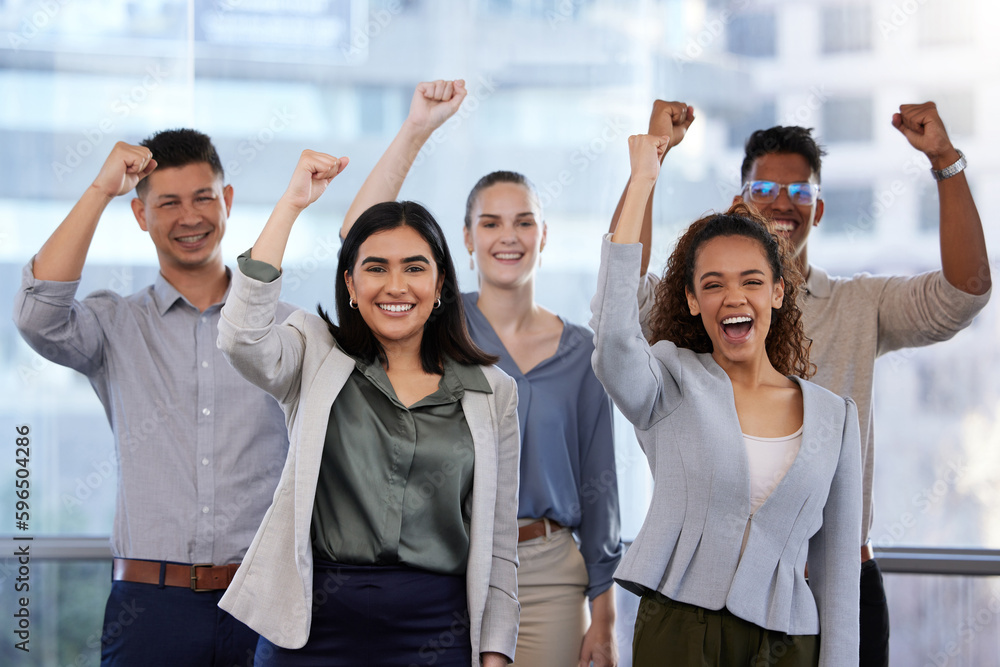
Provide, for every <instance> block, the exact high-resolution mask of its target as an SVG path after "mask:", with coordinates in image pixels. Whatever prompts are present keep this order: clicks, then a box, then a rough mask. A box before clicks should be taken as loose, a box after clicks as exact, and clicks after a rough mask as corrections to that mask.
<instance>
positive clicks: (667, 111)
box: [649, 100, 694, 164]
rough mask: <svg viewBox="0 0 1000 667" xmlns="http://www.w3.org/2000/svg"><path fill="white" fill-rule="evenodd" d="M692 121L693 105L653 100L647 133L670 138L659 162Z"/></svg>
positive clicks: (681, 137)
mask: <svg viewBox="0 0 1000 667" xmlns="http://www.w3.org/2000/svg"><path fill="white" fill-rule="evenodd" d="M693 122H694V107H692V106H688V105H687V104H685V103H684V102H664V101H663V100H656V101H654V102H653V112H652V113H651V114H650V115H649V133H650V134H653V135H656V136H658V137H668V138H669V139H670V144H668V146H667V149H666V150H665V151H663V155H661V156H660V163H661V164H662V162H663V157H664V156H665V155H666V154H667V151H669V150H670V149H671V148H673V147H674V146H676V145H677V144H679V143H681V141H682V140H683V139H684V135H685V134H687V130H688V128H689V127H691V123H693Z"/></svg>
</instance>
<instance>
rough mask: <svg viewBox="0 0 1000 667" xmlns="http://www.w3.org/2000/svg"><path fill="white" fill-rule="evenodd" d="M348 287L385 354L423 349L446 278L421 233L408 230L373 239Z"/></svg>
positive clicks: (399, 229)
mask: <svg viewBox="0 0 1000 667" xmlns="http://www.w3.org/2000/svg"><path fill="white" fill-rule="evenodd" d="M344 281H345V282H346V284H347V290H348V293H349V294H350V295H351V298H352V299H354V301H355V302H356V303H357V307H358V313H359V314H360V315H361V318H362V319H363V320H364V321H365V324H367V325H368V328H369V329H371V331H372V334H374V336H375V338H376V339H377V340H378V341H379V343H381V344H382V347H383V348H389V347H392V346H398V345H410V344H412V345H415V346H416V349H417V350H419V349H420V342H421V341H422V340H423V333H424V324H426V323H427V318H428V317H430V314H431V311H432V310H433V309H434V301H435V300H436V299H438V298H440V294H441V285H442V283H443V282H444V276H442V275H440V274H439V272H438V267H437V264H436V263H435V261H434V253H433V252H432V251H431V247H430V245H429V244H428V243H427V241H425V240H424V237H423V236H421V235H420V233H419V232H418V231H417V230H415V229H413V228H412V227H409V226H406V225H404V226H402V227H396V228H393V229H389V230H387V231H383V232H378V233H376V234H372V235H371V236H369V237H368V238H367V239H365V240H364V241H363V242H362V243H361V246H360V248H359V249H358V259H357V261H356V262H355V264H354V268H353V269H352V270H351V271H350V272H345V273H344Z"/></svg>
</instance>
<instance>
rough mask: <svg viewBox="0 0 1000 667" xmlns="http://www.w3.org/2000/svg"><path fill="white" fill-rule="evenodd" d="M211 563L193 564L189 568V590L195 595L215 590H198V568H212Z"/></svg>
mask: <svg viewBox="0 0 1000 667" xmlns="http://www.w3.org/2000/svg"><path fill="white" fill-rule="evenodd" d="M212 566H213V564H212V563H195V564H194V565H192V566H191V590H192V591H194V592H195V593H208V592H210V591H213V590H215V589H214V588H198V587H197V586H198V572H197V570H198V568H199V567H212Z"/></svg>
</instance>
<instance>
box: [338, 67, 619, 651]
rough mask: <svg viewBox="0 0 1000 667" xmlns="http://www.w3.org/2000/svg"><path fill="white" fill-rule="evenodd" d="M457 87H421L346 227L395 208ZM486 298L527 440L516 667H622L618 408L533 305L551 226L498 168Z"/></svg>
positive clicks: (472, 301) (478, 315) (469, 302)
mask: <svg viewBox="0 0 1000 667" xmlns="http://www.w3.org/2000/svg"><path fill="white" fill-rule="evenodd" d="M465 94H466V91H465V87H464V84H463V82H461V81H436V82H427V83H421V84H419V85H418V86H417V89H416V91H415V93H414V96H413V101H412V103H411V105H410V114H409V116H408V117H407V120H406V122H405V123H404V125H403V127H402V129H400V131H399V134H398V135H397V136H396V138H395V139H394V140H393V142H392V144H391V145H390V146H389V148H388V149H387V150H386V152H385V154H384V155H383V156H382V158H381V159H380V160H379V161H378V164H377V165H376V166H375V168H374V169H373V170H372V172H371V174H370V175H369V176H368V178H367V179H366V180H365V183H364V185H363V186H362V187H361V190H360V191H359V192H358V195H357V197H356V198H355V200H354V202H353V203H352V204H351V208H350V209H349V210H348V212H347V215H346V216H345V218H344V227H343V230H342V232H341V234H342V235H345V234H349V233H348V230H351V229H352V227H351V224H352V222H353V221H354V219H355V217H356V216H357V215H358V214H359V213H360V212H361V211H363V210H364V209H366V208H367V207H368V206H370V205H372V204H373V203H375V202H378V201H384V200H391V199H395V198H396V197H397V196H398V195H399V190H400V188H401V187H402V185H403V181H404V179H405V177H406V175H407V173H408V171H409V169H410V166H411V164H412V163H413V162H414V159H415V158H416V156H417V155H418V151H419V150H420V148H421V146H423V144H424V142H425V141H426V140H427V139H428V138H429V137H430V135H431V133H432V132H433V130H434V129H435V128H436V127H438V126H440V125H441V124H442V123H444V122H445V121H446V120H447V119H448V117H450V116H451V115H452V114H454V113H455V112H456V111H457V110H458V107H459V104H460V103H461V101H462V99H463V98H464V97H465ZM463 236H464V240H465V246H466V249H467V250H468V253H469V262H470V265H471V266H472V267H475V268H477V270H478V276H477V277H478V282H479V289H478V291H472V292H467V293H465V294H463V295H462V300H463V301H464V306H465V316H466V322H467V324H468V328H469V333H470V334H471V336H472V339H473V340H474V341H475V342H476V344H477V345H479V346H480V347H481V348H482V349H484V350H486V351H487V352H489V353H491V354H495V355H497V357H499V361H498V362H497V365H498V366H499V367H500V368H501V369H502V370H503V371H504V372H506V373H507V374H508V375H510V376H511V377H512V378H514V379H515V381H516V382H517V391H518V406H517V412H518V419H519V422H520V435H521V466H520V486H519V494H518V499H517V505H518V506H517V516H518V524H519V526H520V527H519V531H518V545H517V554H518V561H519V565H518V570H517V579H518V600H519V602H520V604H521V624H520V628H519V631H518V637H517V655H516V658H515V663H516V665H517V666H518V667H549V666H550V665H558V666H560V667H561V666H563V665H577V664H579V665H585V666H589V665H590V664H591V663H593V664H594V665H595V666H596V667H614V665H615V664H616V662H617V645H616V643H615V630H614V628H615V589H614V587H613V582H612V579H611V577H612V573H613V572H614V570H615V567H617V565H618V562H619V561H620V559H621V554H622V544H621V539H620V533H621V530H620V520H619V515H618V479H617V472H616V469H615V452H614V436H613V430H612V417H611V401H610V400H609V398H608V395H607V393H606V392H605V391H604V388H603V387H602V386H601V383H600V382H598V381H597V378H596V377H595V375H594V372H593V369H592V368H591V365H590V357H591V355H592V354H593V350H594V344H593V334H592V333H591V332H590V331H589V330H588V329H587V328H586V327H583V326H580V325H578V324H574V323H573V322H569V321H567V320H566V319H564V318H563V317H561V316H559V315H557V314H556V313H554V312H552V311H551V310H549V309H547V308H545V307H543V306H542V305H541V304H539V303H538V302H537V301H536V300H535V285H536V282H537V280H538V267H539V265H540V264H541V261H542V260H541V255H542V251H543V250H544V248H545V244H546V237H547V229H546V225H545V221H544V217H543V215H542V207H541V202H540V199H539V196H538V192H537V191H536V190H535V187H534V186H533V185H532V184H531V182H530V181H529V180H528V179H527V178H525V177H524V176H523V175H522V174H519V173H517V172H512V171H495V172H492V173H490V174H487V175H486V176H483V177H482V178H481V179H479V181H478V182H477V183H476V184H475V186H474V187H473V188H472V191H471V192H470V193H469V195H468V198H467V201H466V206H465V226H464V229H463Z"/></svg>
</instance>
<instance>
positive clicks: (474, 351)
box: [317, 201, 499, 373]
mask: <svg viewBox="0 0 1000 667" xmlns="http://www.w3.org/2000/svg"><path fill="white" fill-rule="evenodd" d="M403 226H406V227H412V228H413V229H414V230H416V231H417V233H419V234H420V236H422V237H423V239H424V240H425V241H427V245H429V246H430V247H431V252H432V253H433V255H434V262H435V263H436V264H437V269H438V274H439V275H441V276H443V277H444V281H443V283H442V285H441V306H440V307H439V308H435V309H434V310H433V311H432V312H431V316H430V317H428V318H427V322H425V323H424V335H423V339H422V340H421V343H420V362H421V365H422V366H423V369H424V371H426V372H428V373H442V372H444V366H443V365H442V361H443V358H444V356H448V357H451V358H452V359H454V360H455V361H457V362H458V363H460V364H477V365H489V364H495V363H496V362H497V361H498V360H499V357H496V356H493V355H489V354H486V353H485V352H483V351H482V350H480V349H479V348H478V347H477V346H476V344H475V343H473V342H472V337H471V336H469V331H468V329H467V328H466V326H465V309H464V308H463V307H462V295H461V293H460V292H459V291H458V279H457V278H456V276H455V267H454V265H453V264H452V263H451V253H450V252H449V251H448V243H447V241H445V239H444V234H443V233H442V232H441V227H440V226H439V225H438V223H437V221H436V220H434V216H432V215H431V214H430V212H429V211H428V210H427V209H426V208H424V207H423V206H421V205H420V204H418V203H416V202H412V201H401V202H394V201H390V202H382V203H381V204H375V205H374V206H372V207H371V208H369V209H368V210H367V211H365V212H364V213H362V214H361V216H360V217H359V218H358V220H357V222H355V223H354V225H353V226H352V227H351V231H349V232H348V233H347V238H345V239H344V245H343V247H342V248H341V249H340V260H339V261H338V263H337V281H336V283H337V284H336V287H335V288H334V298H335V300H336V306H337V320H338V321H339V322H340V324H339V325H336V324H334V323H333V322H332V321H330V317H329V316H328V315H327V313H326V312H325V311H324V310H323V308H322V307H317V310H318V311H319V316H320V317H322V318H323V319H324V320H326V323H327V325H328V326H329V327H330V333H331V334H333V337H334V339H336V341H337V343H338V344H339V345H340V347H341V348H342V349H343V350H344V351H345V352H347V353H348V354H350V355H353V356H355V357H358V358H360V359H362V360H363V361H365V362H366V363H371V362H373V361H374V360H375V359H376V358H378V360H379V361H381V362H382V363H383V364H388V360H387V359H386V356H385V350H384V349H383V348H382V344H381V343H379V342H378V339H377V338H375V335H374V334H373V333H372V331H371V329H369V328H368V325H367V324H366V323H365V321H364V319H363V318H362V317H361V314H360V313H359V312H358V311H357V310H355V309H354V308H351V306H350V303H349V302H350V298H351V296H350V294H349V293H348V291H347V284H346V283H345V281H344V273H345V272H347V273H351V274H353V272H354V265H355V264H356V263H357V260H358V252H359V251H360V249H361V244H362V243H364V242H365V240H366V239H368V237H370V236H371V235H372V234H377V233H379V232H384V231H387V230H390V229H396V228H397V227H403Z"/></svg>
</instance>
